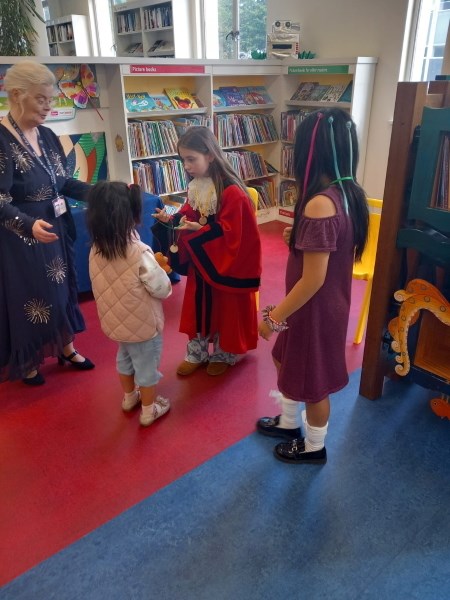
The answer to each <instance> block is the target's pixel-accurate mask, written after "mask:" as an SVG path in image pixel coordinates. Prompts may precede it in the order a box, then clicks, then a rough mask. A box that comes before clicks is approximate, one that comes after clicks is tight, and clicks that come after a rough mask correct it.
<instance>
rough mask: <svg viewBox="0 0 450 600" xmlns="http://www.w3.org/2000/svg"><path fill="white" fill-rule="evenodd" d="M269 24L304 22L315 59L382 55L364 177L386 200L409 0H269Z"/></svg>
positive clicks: (305, 46) (304, 38)
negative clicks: (384, 195)
mask: <svg viewBox="0 0 450 600" xmlns="http://www.w3.org/2000/svg"><path fill="white" fill-rule="evenodd" d="M267 8H268V10H267V28H268V31H270V30H271V26H272V23H273V22H274V21H275V20H277V19H284V20H286V19H288V20H292V21H299V22H300V27H301V29H300V46H301V50H311V51H312V52H315V53H316V57H317V58H340V57H342V58H346V57H355V56H374V57H377V58H378V65H377V70H376V77H375V88H374V95H373V103H372V113H371V118H370V127H369V140H368V148H367V156H366V166H365V176H364V181H363V182H362V183H363V185H364V187H365V190H366V192H367V194H368V195H369V196H371V197H374V198H382V197H383V191H384V180H385V175H386V165H387V159H388V153H389V143H390V136H391V129H392V127H391V124H390V121H391V120H392V115H393V112H394V103H395V95H396V90H397V82H398V78H399V69H400V61H401V53H402V45H403V38H404V30H405V23H406V16H407V10H408V0H283V2H280V0H267Z"/></svg>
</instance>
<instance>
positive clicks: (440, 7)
mask: <svg viewBox="0 0 450 600" xmlns="http://www.w3.org/2000/svg"><path fill="white" fill-rule="evenodd" d="M415 21H416V31H415V38H414V40H413V44H414V48H413V53H412V61H411V71H410V77H409V79H410V80H411V81H431V80H432V79H435V78H436V75H439V74H440V73H441V69H442V61H443V56H444V47H445V42H446V39H447V31H448V28H449V22H450V0H444V1H443V0H420V2H418V10H417V17H416V20H415Z"/></svg>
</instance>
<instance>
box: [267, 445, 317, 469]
mask: <svg viewBox="0 0 450 600" xmlns="http://www.w3.org/2000/svg"><path fill="white" fill-rule="evenodd" d="M273 453H274V455H275V458H278V460H282V461H283V462H287V463H293V464H300V463H303V464H316V465H324V464H325V463H326V462H327V450H326V448H325V447H323V448H322V450H316V451H315V452H305V444H304V442H303V440H292V442H289V443H287V444H286V443H282V444H277V445H276V446H275V448H274V449H273Z"/></svg>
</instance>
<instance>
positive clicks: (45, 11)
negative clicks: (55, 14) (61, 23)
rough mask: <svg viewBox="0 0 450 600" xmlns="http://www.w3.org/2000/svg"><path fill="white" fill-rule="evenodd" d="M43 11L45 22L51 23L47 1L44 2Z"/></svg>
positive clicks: (43, 0)
mask: <svg viewBox="0 0 450 600" xmlns="http://www.w3.org/2000/svg"><path fill="white" fill-rule="evenodd" d="M42 10H43V12H44V21H50V10H49V8H48V2H47V0H42Z"/></svg>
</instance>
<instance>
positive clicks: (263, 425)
mask: <svg viewBox="0 0 450 600" xmlns="http://www.w3.org/2000/svg"><path fill="white" fill-rule="evenodd" d="M280 416H281V415H277V416H276V417H262V418H261V419H259V420H258V421H256V430H257V431H258V432H259V433H262V434H263V435H268V436H270V437H279V438H285V439H287V440H294V439H301V440H303V438H302V432H301V429H300V427H296V428H295V429H283V428H282V427H279V423H280Z"/></svg>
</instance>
